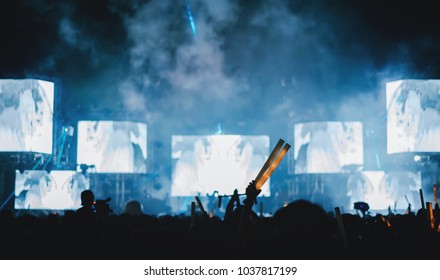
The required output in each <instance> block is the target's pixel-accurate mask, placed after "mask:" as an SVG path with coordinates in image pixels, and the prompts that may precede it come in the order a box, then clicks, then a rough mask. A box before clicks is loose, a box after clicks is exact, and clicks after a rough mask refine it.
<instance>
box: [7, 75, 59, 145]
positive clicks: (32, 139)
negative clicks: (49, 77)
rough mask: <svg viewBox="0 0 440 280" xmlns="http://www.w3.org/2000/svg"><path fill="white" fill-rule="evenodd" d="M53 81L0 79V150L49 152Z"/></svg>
mask: <svg viewBox="0 0 440 280" xmlns="http://www.w3.org/2000/svg"><path fill="white" fill-rule="evenodd" d="M53 99H54V83H52V82H47V81H42V80H35V79H19V80H14V79H3V80H0V135H1V141H0V152H38V153H45V154H51V153H52V123H53V119H52V118H53Z"/></svg>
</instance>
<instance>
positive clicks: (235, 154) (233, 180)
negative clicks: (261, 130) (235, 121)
mask: <svg viewBox="0 0 440 280" xmlns="http://www.w3.org/2000/svg"><path fill="white" fill-rule="evenodd" d="M171 149H172V159H173V172H172V186H171V195H173V196H194V195H202V196H204V195H207V194H209V195H211V194H213V193H214V191H218V192H219V194H221V195H222V194H232V193H233V191H234V189H238V190H239V192H240V193H244V190H245V189H246V187H247V185H248V184H249V182H250V181H252V180H254V179H255V177H256V176H257V174H258V172H259V171H260V169H261V167H262V166H263V165H264V163H265V161H266V159H267V157H268V154H269V136H242V135H204V136H173V137H172V147H171ZM261 195H265V196H269V195H270V188H269V181H268V182H267V183H266V184H265V185H264V186H263V188H262V192H261Z"/></svg>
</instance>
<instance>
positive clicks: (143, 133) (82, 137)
mask: <svg viewBox="0 0 440 280" xmlns="http://www.w3.org/2000/svg"><path fill="white" fill-rule="evenodd" d="M77 163H78V164H87V165H89V166H90V165H94V166H95V168H94V170H95V171H96V172H97V173H146V172H147V124H145V123H137V122H128V121H80V122H78V150H77Z"/></svg>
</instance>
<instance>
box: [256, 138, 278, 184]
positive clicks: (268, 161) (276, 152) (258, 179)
mask: <svg viewBox="0 0 440 280" xmlns="http://www.w3.org/2000/svg"><path fill="white" fill-rule="evenodd" d="M283 144H284V140H283V139H280V140H278V143H277V145H276V146H275V148H273V150H272V152H271V153H270V155H269V157H268V158H267V160H266V162H265V163H264V165H263V167H262V168H261V170H260V172H259V173H258V175H257V177H256V178H255V182H258V181H260V179H261V176H263V174H264V173H265V172H266V170H267V169H268V168H269V166H270V164H271V163H272V161H273V159H274V157H275V156H276V155H277V154H278V151H279V150H280V149H281V147H282V146H283Z"/></svg>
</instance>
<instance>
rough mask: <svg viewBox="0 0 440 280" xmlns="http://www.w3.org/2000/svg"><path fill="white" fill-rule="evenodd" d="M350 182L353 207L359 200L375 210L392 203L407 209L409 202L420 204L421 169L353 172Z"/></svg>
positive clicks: (412, 205)
mask: <svg viewBox="0 0 440 280" xmlns="http://www.w3.org/2000/svg"><path fill="white" fill-rule="evenodd" d="M347 182H348V183H347V184H348V186H347V190H348V196H349V197H350V205H349V207H350V208H351V209H353V204H354V203H355V202H358V201H363V202H366V203H368V205H369V206H370V209H375V210H385V209H388V207H390V208H391V209H392V210H394V209H406V208H407V207H408V202H409V203H410V204H411V207H412V209H413V210H414V209H418V208H420V202H419V201H420V199H419V197H418V195H419V189H421V187H422V179H421V173H420V172H409V171H400V172H384V171H364V172H359V173H355V174H351V175H350V176H349V178H348V181H347ZM405 196H406V198H405ZM407 199H408V201H407Z"/></svg>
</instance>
